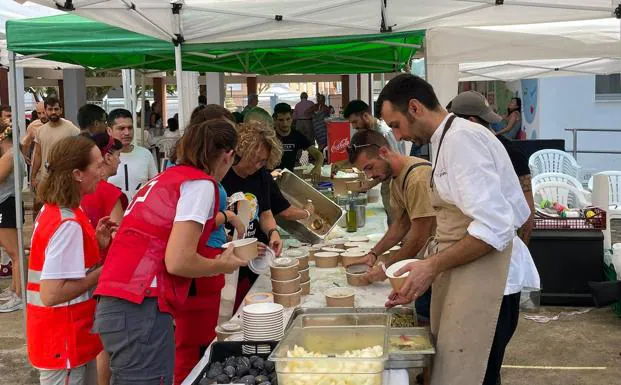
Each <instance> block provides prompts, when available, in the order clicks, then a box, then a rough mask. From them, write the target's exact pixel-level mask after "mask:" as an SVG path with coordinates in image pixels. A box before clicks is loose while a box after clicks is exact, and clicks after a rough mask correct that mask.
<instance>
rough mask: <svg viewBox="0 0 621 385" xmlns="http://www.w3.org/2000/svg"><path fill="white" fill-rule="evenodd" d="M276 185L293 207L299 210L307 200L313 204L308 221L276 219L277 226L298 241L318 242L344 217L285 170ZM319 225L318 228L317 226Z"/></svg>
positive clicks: (318, 193) (324, 198) (311, 188)
mask: <svg viewBox="0 0 621 385" xmlns="http://www.w3.org/2000/svg"><path fill="white" fill-rule="evenodd" d="M276 184H277V185H278V187H280V191H281V192H282V195H283V196H284V197H285V198H287V200H288V201H289V203H291V204H292V205H293V206H296V207H300V208H301V207H304V205H305V204H306V202H308V200H311V201H312V202H313V206H314V207H315V213H314V214H313V216H311V218H309V219H305V220H299V221H288V220H286V219H281V218H278V217H276V222H277V223H278V226H280V227H282V228H283V229H285V230H286V231H287V232H288V233H289V234H291V235H293V236H294V237H295V238H296V239H298V240H299V241H302V242H310V243H318V242H320V241H321V240H322V239H324V238H325V236H326V235H328V233H329V232H330V231H331V230H332V229H333V228H334V226H336V223H337V222H338V221H339V219H341V217H342V216H343V215H344V213H343V210H342V209H341V208H340V207H339V206H338V205H337V204H336V203H334V202H333V201H331V200H330V199H329V198H327V197H326V196H325V195H324V194H322V193H320V192H319V191H317V190H315V189H314V188H313V186H311V185H310V184H308V183H306V182H305V181H304V180H302V179H300V178H299V177H298V176H297V175H295V174H294V173H292V172H291V171H289V170H287V169H285V170H283V171H282V173H281V174H280V176H278V177H277V178H276ZM318 220H319V221H318ZM319 223H320V226H318V225H317V224H319Z"/></svg>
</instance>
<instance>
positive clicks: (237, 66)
mask: <svg viewBox="0 0 621 385" xmlns="http://www.w3.org/2000/svg"><path fill="white" fill-rule="evenodd" d="M424 34H425V32H424V31H411V32H398V33H382V34H379V33H378V34H365V35H354V36H334V37H321V38H296V39H286V38H283V39H278V40H254V41H239V42H227V43H200V44H195V43H194V44H193V43H184V44H182V46H181V52H182V63H183V70H186V71H199V72H236V73H255V74H260V75H275V74H291V73H298V74H302V73H312V74H347V73H372V72H378V73H379V72H397V71H400V70H401V69H402V68H403V67H404V66H405V65H406V64H407V63H408V62H409V60H410V58H411V57H412V56H413V55H414V54H415V53H416V51H417V49H419V48H420V46H421V43H422V41H423V38H424ZM7 43H8V49H9V50H10V51H12V52H15V53H19V54H22V55H36V56H37V57H39V58H42V59H48V60H55V61H60V62H66V63H72V64H78V65H82V66H85V67H91V68H101V69H113V68H114V69H120V68H123V69H152V70H171V69H174V68H175V46H174V45H173V44H172V43H170V42H167V41H164V40H160V39H156V38H153V37H150V36H146V35H141V34H138V33H135V32H130V31H127V30H124V29H121V28H118V27H114V26H110V25H108V24H104V23H101V22H97V21H93V20H89V19H85V18H83V17H80V16H77V15H69V14H67V15H59V16H49V17H42V18H35V19H24V20H12V21H9V22H7Z"/></svg>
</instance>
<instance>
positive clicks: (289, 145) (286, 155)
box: [276, 128, 311, 171]
mask: <svg viewBox="0 0 621 385" xmlns="http://www.w3.org/2000/svg"><path fill="white" fill-rule="evenodd" d="M278 139H280V141H281V142H282V149H283V152H282V159H281V160H280V164H279V165H278V166H276V168H280V169H283V168H287V169H289V170H291V171H293V168H294V167H295V160H296V156H297V153H298V151H301V150H306V149H307V148H309V147H310V146H311V142H310V140H308V138H307V137H306V136H304V135H303V134H301V133H300V132H298V131H296V130H295V129H293V128H292V129H291V132H290V133H289V135H287V136H280V135H278Z"/></svg>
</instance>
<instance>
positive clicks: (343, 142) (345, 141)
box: [330, 138, 349, 153]
mask: <svg viewBox="0 0 621 385" xmlns="http://www.w3.org/2000/svg"><path fill="white" fill-rule="evenodd" d="M347 146H349V138H342V139H340V140H338V141H336V142H334V143H332V147H331V149H330V151H331V152H333V153H335V152H345V150H347Z"/></svg>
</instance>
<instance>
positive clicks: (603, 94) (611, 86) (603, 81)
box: [595, 74, 621, 100]
mask: <svg viewBox="0 0 621 385" xmlns="http://www.w3.org/2000/svg"><path fill="white" fill-rule="evenodd" d="M595 99H597V100H619V99H621V74H612V75H596V76H595Z"/></svg>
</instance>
